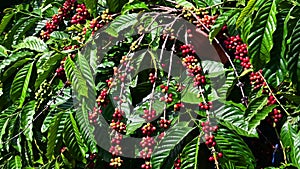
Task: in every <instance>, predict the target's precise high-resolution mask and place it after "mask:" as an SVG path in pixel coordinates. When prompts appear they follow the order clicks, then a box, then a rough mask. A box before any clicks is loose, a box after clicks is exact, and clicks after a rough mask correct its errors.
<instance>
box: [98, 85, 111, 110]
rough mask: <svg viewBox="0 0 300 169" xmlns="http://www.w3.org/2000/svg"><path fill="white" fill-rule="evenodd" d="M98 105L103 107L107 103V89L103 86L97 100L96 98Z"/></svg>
mask: <svg viewBox="0 0 300 169" xmlns="http://www.w3.org/2000/svg"><path fill="white" fill-rule="evenodd" d="M96 102H97V104H98V106H99V107H100V106H101V107H102V106H103V107H105V106H106V105H107V104H108V103H109V99H108V89H107V88H104V89H102V90H101V92H100V94H99V96H98V98H97V100H96Z"/></svg>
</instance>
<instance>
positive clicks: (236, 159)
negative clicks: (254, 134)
mask: <svg viewBox="0 0 300 169" xmlns="http://www.w3.org/2000/svg"><path fill="white" fill-rule="evenodd" d="M215 140H216V143H217V149H218V150H219V151H220V152H222V153H223V158H221V159H220V160H219V162H220V164H221V166H222V168H224V166H223V164H224V162H230V163H231V164H232V165H234V166H235V168H247V169H254V168H255V158H254V156H253V154H252V152H251V150H250V149H249V147H248V146H247V144H246V143H245V142H244V140H243V139H242V138H241V137H240V136H238V135H237V134H235V133H233V132H232V131H230V130H228V129H227V128H223V127H220V129H219V130H218V132H217V135H216V136H215Z"/></svg>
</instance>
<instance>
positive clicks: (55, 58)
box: [34, 53, 65, 89]
mask: <svg viewBox="0 0 300 169" xmlns="http://www.w3.org/2000/svg"><path fill="white" fill-rule="evenodd" d="M64 57H65V55H63V54H60V53H56V54H54V55H51V56H50V57H49V58H48V59H47V60H46V62H45V63H43V64H42V65H37V74H38V77H37V79H36V81H35V84H34V87H35V89H38V88H39V86H40V84H41V83H42V82H43V81H44V80H45V79H47V78H49V76H50V74H51V73H52V72H54V70H55V69H56V68H57V67H58V65H60V61H61V60H62V59H63V58H64Z"/></svg>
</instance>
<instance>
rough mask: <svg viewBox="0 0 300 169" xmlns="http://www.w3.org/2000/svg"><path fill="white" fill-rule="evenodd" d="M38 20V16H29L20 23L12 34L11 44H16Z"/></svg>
mask: <svg viewBox="0 0 300 169" xmlns="http://www.w3.org/2000/svg"><path fill="white" fill-rule="evenodd" d="M39 20H40V19H39V18H29V19H28V20H26V21H25V22H24V23H23V24H22V25H20V27H18V29H17V30H16V32H15V34H14V40H13V45H16V44H18V43H19V42H20V41H21V40H22V39H23V38H24V35H26V33H27V32H28V31H30V30H32V28H33V27H34V26H35V24H36V22H37V21H39Z"/></svg>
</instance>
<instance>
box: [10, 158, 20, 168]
mask: <svg viewBox="0 0 300 169" xmlns="http://www.w3.org/2000/svg"><path fill="white" fill-rule="evenodd" d="M8 168H14V169H22V160H21V157H20V156H18V155H16V156H12V157H11V158H10V160H9V161H8Z"/></svg>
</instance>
